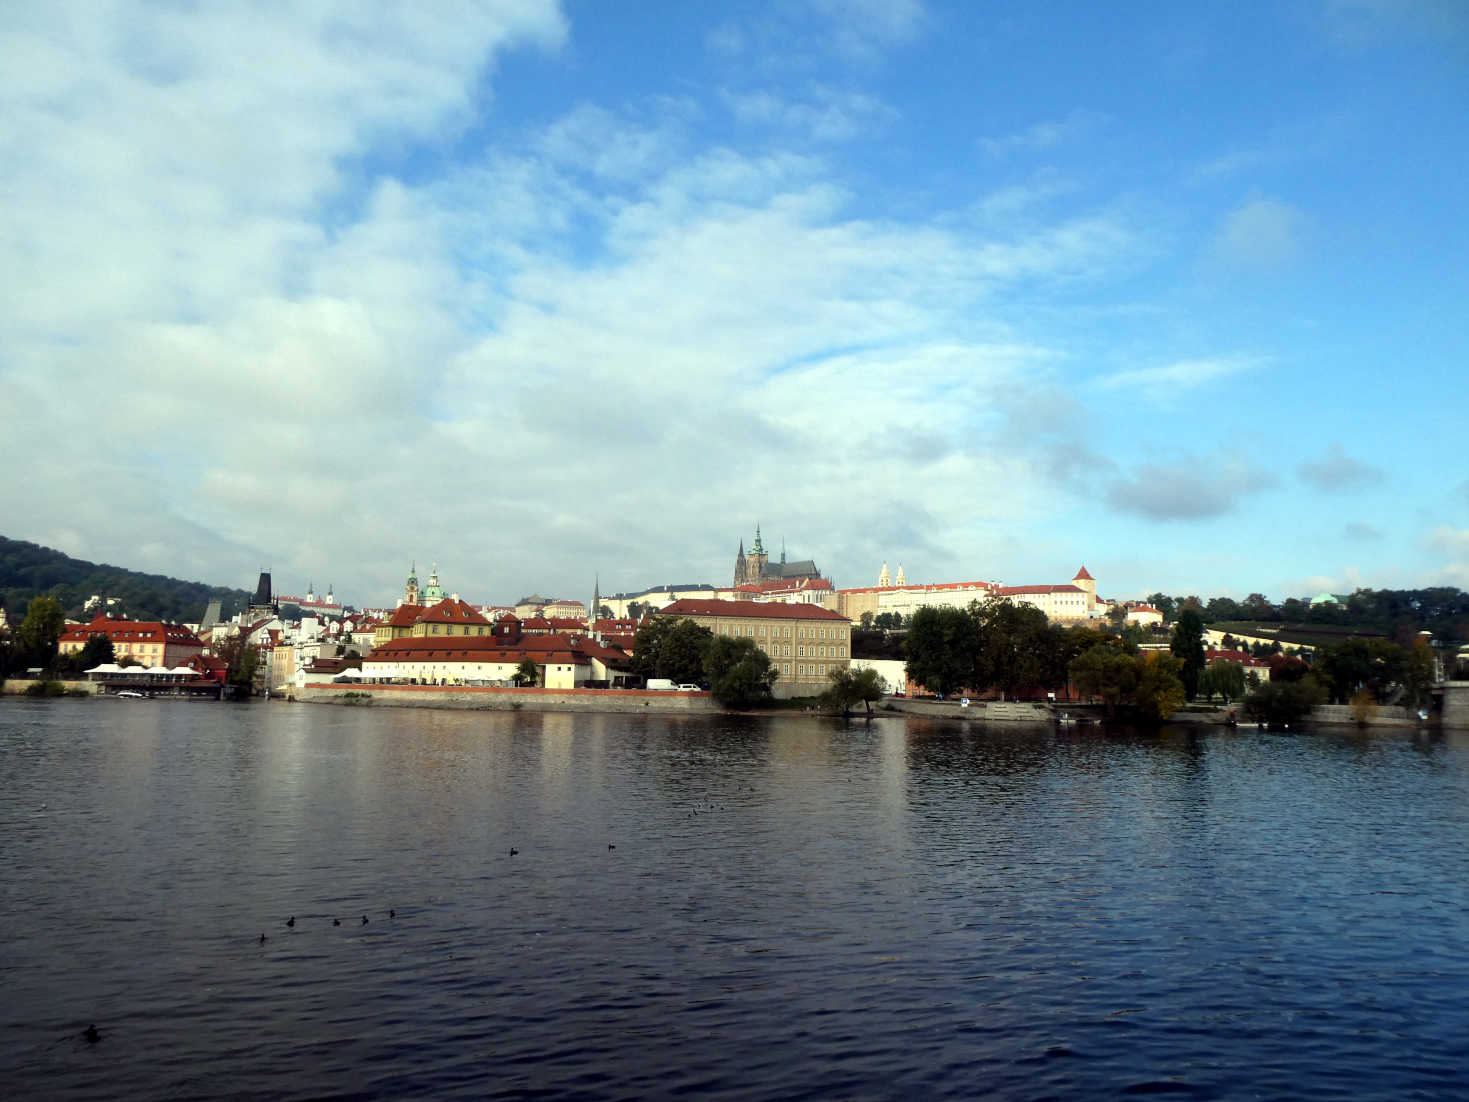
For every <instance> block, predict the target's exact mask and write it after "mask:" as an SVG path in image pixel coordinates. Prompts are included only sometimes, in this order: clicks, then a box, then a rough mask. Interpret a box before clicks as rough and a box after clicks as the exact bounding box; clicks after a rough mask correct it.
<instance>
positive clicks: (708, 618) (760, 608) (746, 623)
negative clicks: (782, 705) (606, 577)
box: [657, 599, 852, 700]
mask: <svg viewBox="0 0 1469 1102" xmlns="http://www.w3.org/2000/svg"><path fill="white" fill-rule="evenodd" d="M657 615H659V616H667V617H672V618H674V619H679V620H683V619H688V620H692V621H694V623H696V624H699V625H700V626H701V627H706V628H708V629H709V630H710V631H712V632H714V634H716V635H729V636H735V637H740V636H743V637H744V638H747V639H749V640H751V641H752V642H754V644H755V645H756V646H757V647H759V648H760V649H761V650H763V651H764V652H765V653H766V654H767V655H768V656H769V657H770V661H771V664H772V665H773V666H774V667H775V669H776V671H777V672H778V673H779V674H780V678H779V679H778V680H777V681H776V683H775V687H774V690H773V691H774V694H775V696H776V697H777V698H779V699H782V700H785V699H789V698H790V697H793V696H814V695H815V694H817V693H819V692H822V691H823V690H825V689H826V688H827V687H829V685H830V683H831V682H830V680H829V677H830V675H831V673H832V671H834V670H838V669H846V668H847V667H848V665H849V664H850V662H851V657H852V622H851V620H849V619H847V617H845V616H843V615H841V613H839V612H835V611H833V610H832V609H828V608H822V607H820V606H819V605H806V604H780V603H769V602H760V601H717V600H691V599H685V600H681V601H675V602H674V603H673V604H671V605H669V606H668V607H667V608H665V609H662V610H661V611H660V612H658V613H657Z"/></svg>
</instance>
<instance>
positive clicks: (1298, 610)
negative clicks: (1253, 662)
mask: <svg viewBox="0 0 1469 1102" xmlns="http://www.w3.org/2000/svg"><path fill="white" fill-rule="evenodd" d="M1147 603H1148V604H1150V605H1152V606H1153V607H1154V608H1156V609H1157V610H1158V611H1159V612H1161V613H1162V614H1163V618H1164V619H1165V620H1169V621H1172V620H1175V619H1176V618H1177V617H1178V615H1179V613H1181V612H1182V611H1183V610H1184V609H1186V608H1189V609H1193V610H1194V611H1195V612H1197V613H1198V614H1199V615H1200V616H1201V617H1202V618H1203V620H1204V622H1205V623H1206V624H1217V623H1232V622H1244V621H1253V622H1257V623H1280V624H1301V625H1313V626H1320V627H1344V628H1347V627H1350V628H1357V629H1359V630H1367V631H1374V632H1377V633H1379V634H1381V635H1384V636H1387V637H1389V638H1391V639H1393V640H1395V641H1396V642H1398V643H1400V644H1408V643H1410V642H1411V640H1412V637H1413V636H1414V635H1416V634H1417V633H1418V632H1420V631H1428V632H1432V633H1433V635H1434V636H1435V637H1436V638H1438V639H1440V640H1441V641H1443V642H1456V641H1458V642H1462V641H1466V640H1469V593H1466V592H1464V591H1463V590H1462V589H1457V588H1455V587H1453V586H1430V587H1427V588H1424V589H1365V588H1362V589H1357V590H1356V591H1355V592H1353V593H1350V594H1343V595H1342V599H1338V600H1332V601H1323V602H1321V603H1320V604H1312V603H1311V601H1310V600H1302V599H1300V598H1296V597H1291V598H1288V599H1287V600H1284V601H1281V602H1280V603H1278V604H1277V603H1275V602H1272V601H1270V600H1269V599H1268V598H1266V597H1265V596H1264V595H1263V594H1260V593H1251V594H1250V595H1249V596H1248V597H1246V598H1245V599H1244V600H1242V601H1236V600H1234V599H1233V598H1231V597H1211V598H1209V599H1208V600H1207V601H1205V600H1203V599H1202V598H1200V597H1198V596H1187V597H1171V596H1169V595H1168V594H1166V593H1152V594H1149V595H1148V597H1147Z"/></svg>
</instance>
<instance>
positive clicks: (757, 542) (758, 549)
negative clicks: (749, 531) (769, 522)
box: [750, 524, 765, 555]
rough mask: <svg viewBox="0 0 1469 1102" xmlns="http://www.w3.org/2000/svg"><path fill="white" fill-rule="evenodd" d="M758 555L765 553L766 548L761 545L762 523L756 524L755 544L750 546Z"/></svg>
mask: <svg viewBox="0 0 1469 1102" xmlns="http://www.w3.org/2000/svg"><path fill="white" fill-rule="evenodd" d="M750 550H751V551H753V552H754V553H755V554H757V555H763V554H765V548H764V547H762V546H761V545H760V525H759V524H756V525H755V546H754V547H752V548H750Z"/></svg>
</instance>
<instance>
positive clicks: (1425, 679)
mask: <svg viewBox="0 0 1469 1102" xmlns="http://www.w3.org/2000/svg"><path fill="white" fill-rule="evenodd" d="M1432 689H1433V651H1432V650H1430V649H1429V646H1428V641H1427V640H1426V639H1424V638H1422V637H1419V638H1418V639H1417V640H1416V641H1415V642H1414V644H1413V646H1412V649H1410V650H1409V651H1408V655H1407V657H1406V658H1405V659H1404V660H1403V703H1404V704H1405V705H1406V706H1407V707H1409V708H1413V709H1418V708H1422V707H1423V706H1424V705H1426V704H1427V703H1428V698H1429V693H1430V691H1431V690H1432Z"/></svg>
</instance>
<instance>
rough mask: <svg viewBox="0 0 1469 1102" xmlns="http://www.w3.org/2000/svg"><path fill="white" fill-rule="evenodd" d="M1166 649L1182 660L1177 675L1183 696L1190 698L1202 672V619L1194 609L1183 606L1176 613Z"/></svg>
mask: <svg viewBox="0 0 1469 1102" xmlns="http://www.w3.org/2000/svg"><path fill="white" fill-rule="evenodd" d="M1194 599H1195V598H1189V600H1194ZM1168 649H1169V650H1170V651H1172V652H1173V656H1174V657H1175V658H1178V659H1180V660H1181V661H1182V662H1183V669H1182V671H1181V672H1180V674H1179V677H1180V680H1182V682H1183V692H1184V696H1185V697H1186V698H1187V699H1189V700H1192V699H1193V698H1194V697H1196V696H1198V694H1199V677H1200V675H1202V674H1203V672H1204V621H1203V618H1202V617H1201V616H1200V615H1199V613H1198V612H1197V611H1196V610H1195V609H1193V608H1185V609H1184V610H1183V611H1182V612H1180V613H1179V614H1178V622H1177V623H1176V624H1174V625H1173V641H1172V642H1171V643H1170V644H1169V645H1168Z"/></svg>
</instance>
